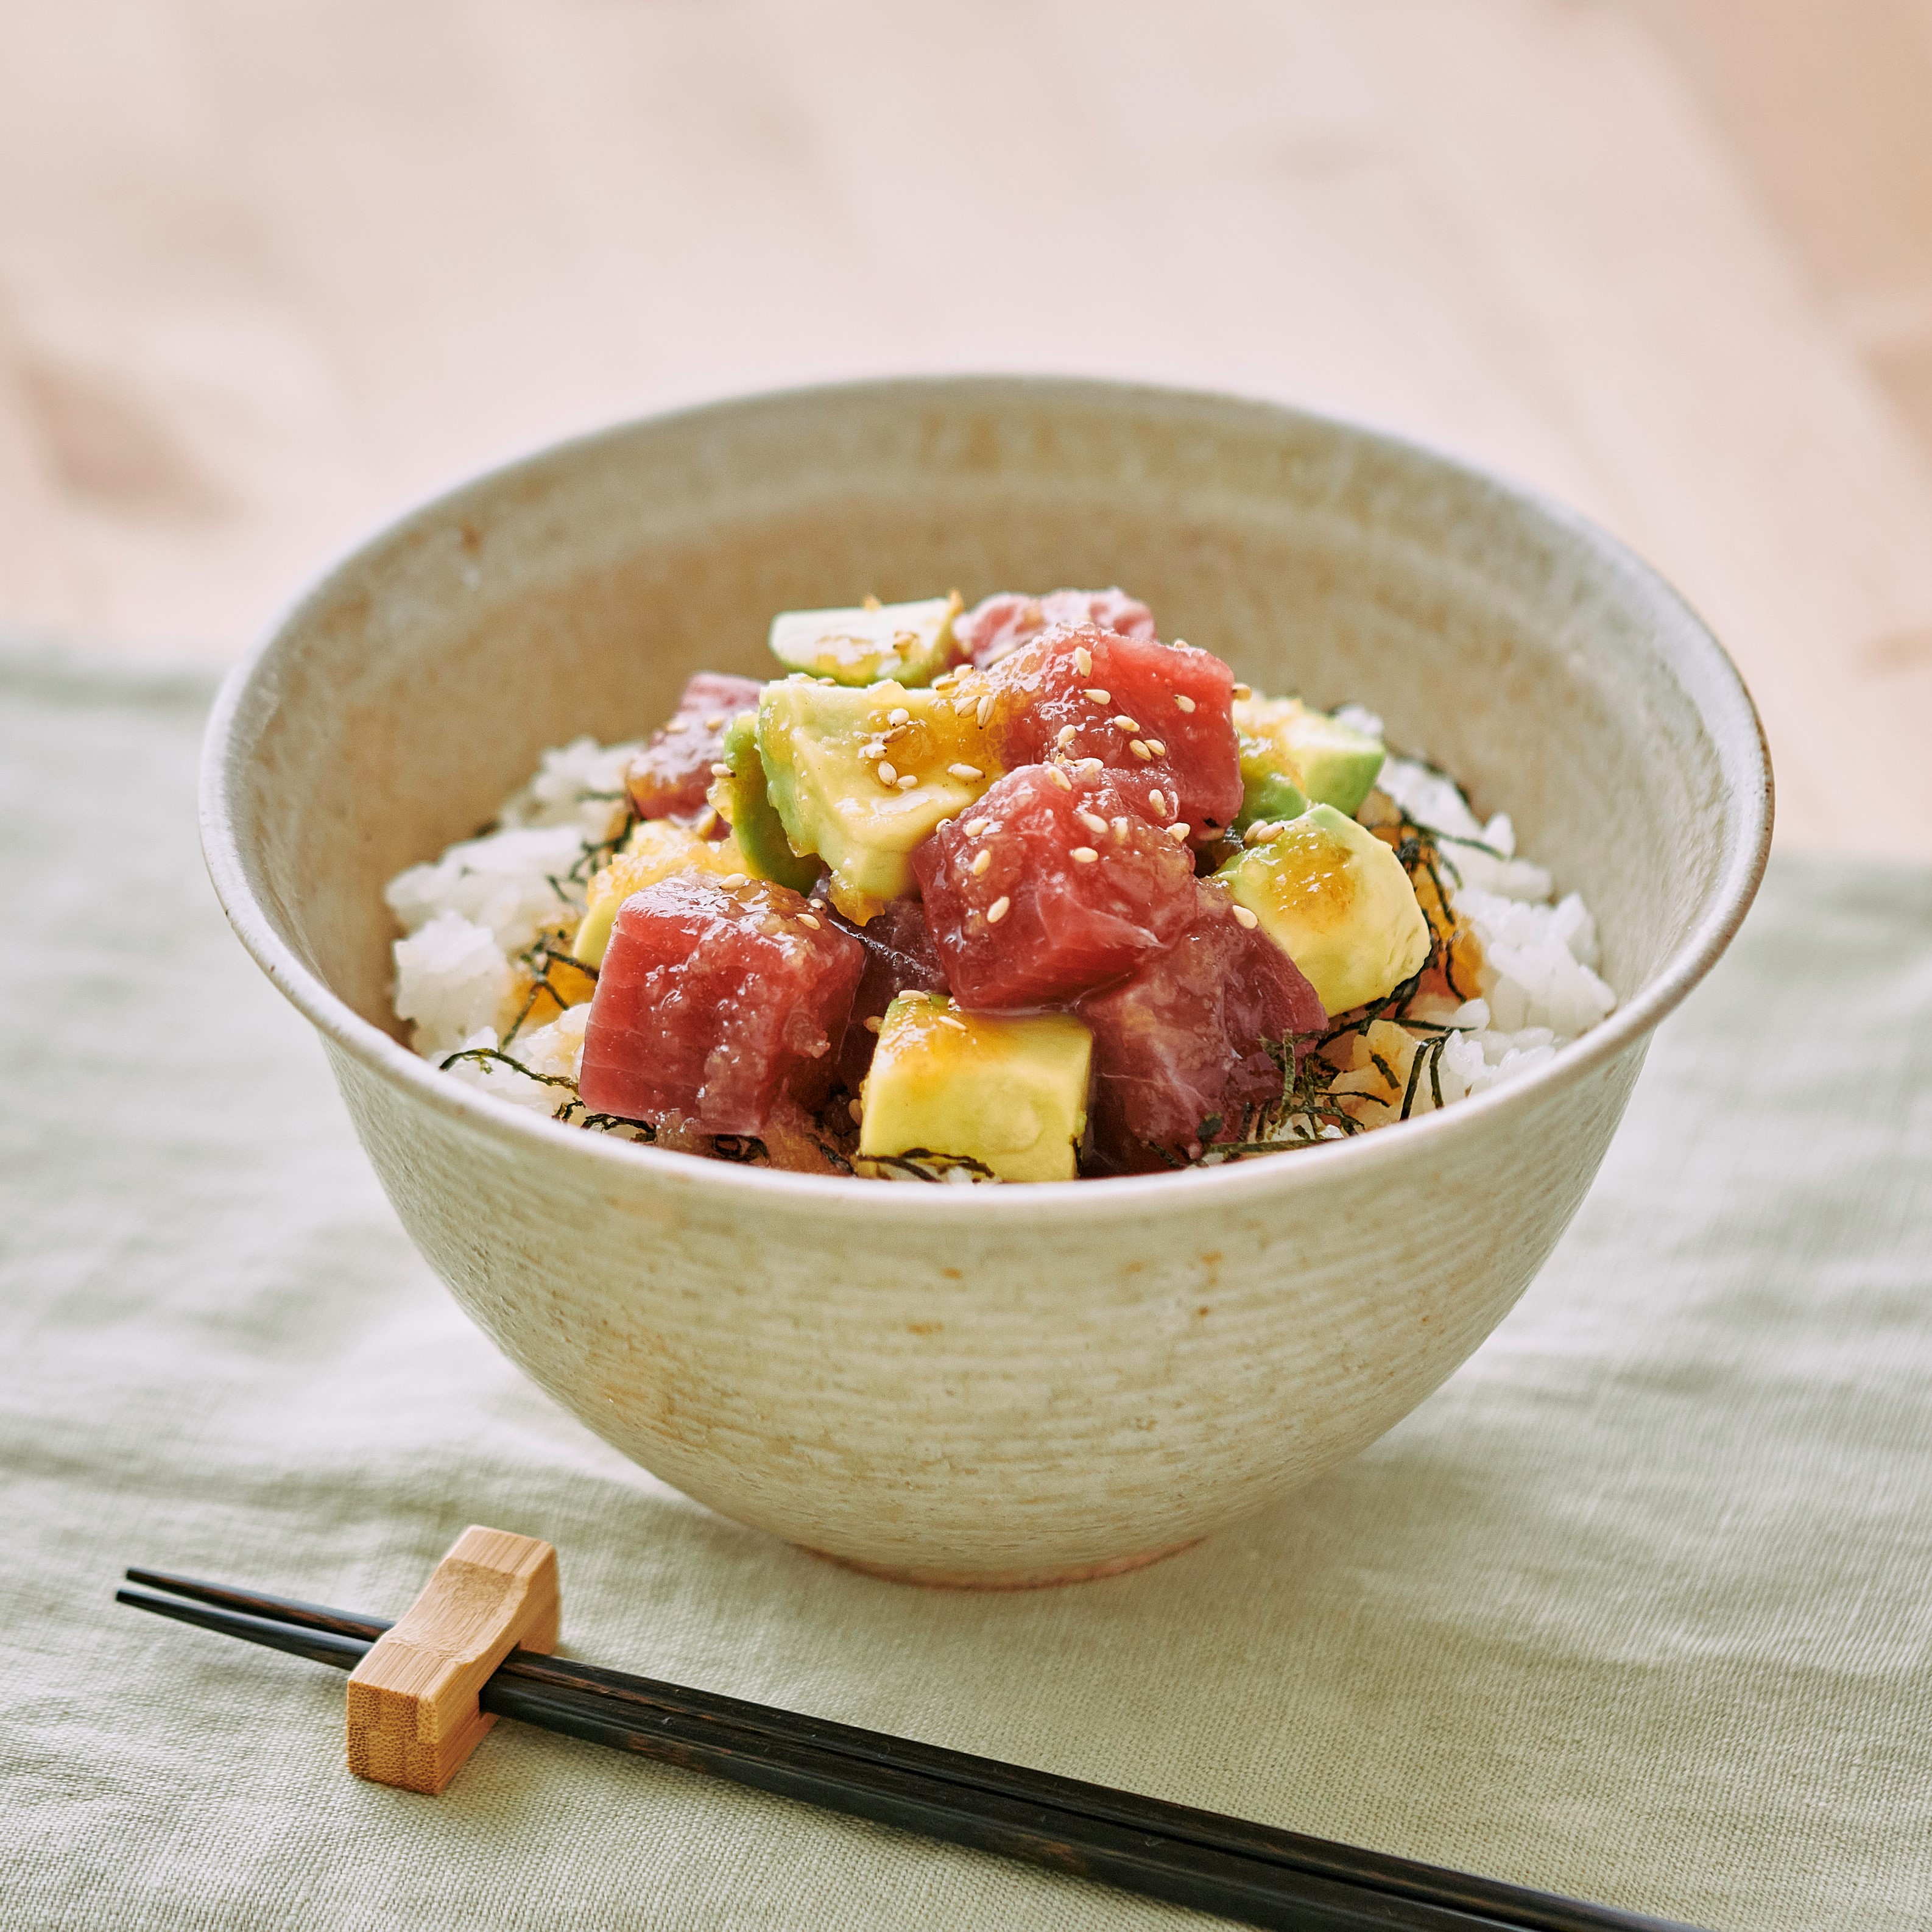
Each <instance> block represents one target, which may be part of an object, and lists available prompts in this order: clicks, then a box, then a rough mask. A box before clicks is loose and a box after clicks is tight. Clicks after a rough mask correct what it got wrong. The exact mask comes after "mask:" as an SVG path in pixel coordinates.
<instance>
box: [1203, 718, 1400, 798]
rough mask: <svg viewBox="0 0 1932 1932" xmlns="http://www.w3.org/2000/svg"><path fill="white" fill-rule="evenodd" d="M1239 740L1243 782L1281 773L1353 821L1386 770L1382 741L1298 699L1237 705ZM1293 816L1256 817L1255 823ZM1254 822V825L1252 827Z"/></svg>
mask: <svg viewBox="0 0 1932 1932" xmlns="http://www.w3.org/2000/svg"><path fill="white" fill-rule="evenodd" d="M1235 730H1237V731H1238V732H1239V733H1240V734H1241V778H1242V782H1243V784H1244V786H1246V785H1247V784H1249V783H1250V775H1251V773H1252V774H1253V778H1255V779H1256V780H1259V778H1261V777H1262V775H1264V774H1265V773H1267V772H1275V773H1278V774H1279V775H1280V776H1281V777H1283V778H1286V780H1288V781H1289V783H1290V784H1293V785H1294V786H1295V787H1297V788H1298V790H1301V791H1302V792H1304V793H1306V794H1307V796H1308V797H1309V798H1310V799H1312V800H1313V802H1315V803H1316V804H1317V805H1333V806H1334V808H1335V809H1336V810H1337V811H1340V812H1343V813H1346V814H1347V815H1348V816H1349V817H1351V818H1352V817H1355V814H1356V813H1357V812H1358V811H1361V808H1362V801H1363V799H1365V798H1367V796H1368V795H1369V790H1370V787H1371V786H1372V785H1373V784H1374V783H1375V781H1376V775H1377V774H1378V773H1379V772H1380V771H1381V770H1382V758H1383V756H1384V753H1383V749H1382V740H1381V739H1379V738H1371V737H1370V736H1369V735H1368V734H1367V732H1364V731H1358V730H1356V729H1355V727H1353V726H1352V725H1349V724H1343V722H1342V721H1341V720H1340V718H1331V716H1330V715H1328V712H1325V711H1314V710H1311V709H1310V708H1309V707H1308V706H1307V705H1305V704H1304V703H1302V701H1301V699H1300V698H1298V697H1246V698H1241V699H1238V700H1236V702H1235ZM1292 815H1293V814H1287V813H1283V812H1273V813H1271V812H1268V811H1257V812H1256V814H1255V815H1254V816H1255V818H1256V819H1261V818H1266V817H1289V816H1292ZM1250 822H1251V823H1252V822H1253V821H1252V820H1251V821H1250Z"/></svg>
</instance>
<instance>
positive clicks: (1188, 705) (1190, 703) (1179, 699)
mask: <svg viewBox="0 0 1932 1932" xmlns="http://www.w3.org/2000/svg"><path fill="white" fill-rule="evenodd" d="M1174 701H1175V703H1177V704H1178V705H1179V706H1181V709H1182V710H1184V711H1192V710H1193V709H1194V700H1193V698H1191V697H1189V696H1188V695H1187V693H1186V692H1185V691H1176V692H1175V694H1174Z"/></svg>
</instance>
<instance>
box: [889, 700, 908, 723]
mask: <svg viewBox="0 0 1932 1932" xmlns="http://www.w3.org/2000/svg"><path fill="white" fill-rule="evenodd" d="M911 722H912V713H911V712H910V711H908V710H907V709H906V708H905V706H904V705H903V704H895V705H894V706H892V709H891V710H889V711H888V712H886V723H887V724H910V723H911Z"/></svg>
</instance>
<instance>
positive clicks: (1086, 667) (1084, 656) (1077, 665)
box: [1073, 644, 1094, 677]
mask: <svg viewBox="0 0 1932 1932" xmlns="http://www.w3.org/2000/svg"><path fill="white" fill-rule="evenodd" d="M1073 668H1074V669H1075V670H1077V671H1078V672H1079V673H1080V675H1081V676H1082V677H1091V676H1093V675H1094V653H1093V652H1091V651H1090V650H1089V649H1088V648H1087V646H1085V644H1079V645H1076V646H1075V647H1074V652H1073Z"/></svg>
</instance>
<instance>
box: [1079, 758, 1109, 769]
mask: <svg viewBox="0 0 1932 1932" xmlns="http://www.w3.org/2000/svg"><path fill="white" fill-rule="evenodd" d="M1073 769H1075V770H1076V772H1104V771H1105V770H1106V769H1107V768H1106V766H1105V765H1103V763H1101V762H1100V760H1099V759H1098V758H1082V760H1080V761H1079V763H1078V764H1076V766H1074V767H1073Z"/></svg>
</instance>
